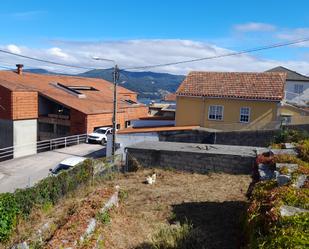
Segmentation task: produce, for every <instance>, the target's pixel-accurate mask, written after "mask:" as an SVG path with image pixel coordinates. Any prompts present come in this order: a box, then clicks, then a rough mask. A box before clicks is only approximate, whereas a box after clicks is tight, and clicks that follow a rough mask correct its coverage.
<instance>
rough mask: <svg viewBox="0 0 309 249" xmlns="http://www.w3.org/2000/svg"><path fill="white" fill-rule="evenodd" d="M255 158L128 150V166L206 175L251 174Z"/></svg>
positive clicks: (139, 149)
mask: <svg viewBox="0 0 309 249" xmlns="http://www.w3.org/2000/svg"><path fill="white" fill-rule="evenodd" d="M254 161H255V156H241V155H231V154H216V153H196V152H190V151H188V152H183V151H174V150H173V151H165V150H164V151H163V150H151V149H146V148H145V149H141V148H127V166H128V169H129V170H130V169H131V168H132V167H134V163H138V164H139V165H141V166H142V167H145V168H153V167H161V168H173V169H177V170H183V171H189V172H196V173H201V174H206V173H209V172H224V173H230V174H251V173H252V168H253V165H254Z"/></svg>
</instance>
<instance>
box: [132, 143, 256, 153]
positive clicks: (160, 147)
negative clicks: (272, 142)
mask: <svg viewBox="0 0 309 249" xmlns="http://www.w3.org/2000/svg"><path fill="white" fill-rule="evenodd" d="M126 149H129V150H130V149H138V150H153V151H165V152H190V153H200V154H201V153H202V154H204V153H205V154H222V155H236V156H246V157H256V150H257V149H261V148H257V147H251V146H233V145H218V144H198V143H178V142H149V141H146V142H140V143H136V144H133V145H130V146H128V147H126Z"/></svg>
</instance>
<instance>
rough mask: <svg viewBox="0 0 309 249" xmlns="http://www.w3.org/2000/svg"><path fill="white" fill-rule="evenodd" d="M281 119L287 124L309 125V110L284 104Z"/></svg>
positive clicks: (281, 108)
mask: <svg viewBox="0 0 309 249" xmlns="http://www.w3.org/2000/svg"><path fill="white" fill-rule="evenodd" d="M280 117H281V120H283V121H284V123H286V124H294V125H297V124H309V109H308V108H306V107H299V106H295V105H291V104H289V103H282V105H281V107H280Z"/></svg>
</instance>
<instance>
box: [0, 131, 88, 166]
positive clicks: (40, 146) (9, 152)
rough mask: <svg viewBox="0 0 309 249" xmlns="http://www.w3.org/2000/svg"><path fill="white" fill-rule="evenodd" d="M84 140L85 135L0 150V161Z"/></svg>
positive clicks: (85, 138) (64, 146)
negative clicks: (22, 152)
mask: <svg viewBox="0 0 309 249" xmlns="http://www.w3.org/2000/svg"><path fill="white" fill-rule="evenodd" d="M86 140H87V134H80V135H73V136H68V137H60V138H54V139H50V140H43V141H37V142H36V143H29V144H22V145H16V146H10V147H6V148H2V149H0V161H4V160H8V159H12V158H14V154H15V153H18V152H20V151H29V154H36V153H41V152H46V151H51V150H55V149H60V148H66V147H68V146H72V145H77V144H80V143H85V142H86ZM30 152H32V153H30ZM33 152H34V153H33Z"/></svg>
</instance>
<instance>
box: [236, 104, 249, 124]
mask: <svg viewBox="0 0 309 249" xmlns="http://www.w3.org/2000/svg"><path fill="white" fill-rule="evenodd" d="M245 108H246V109H248V114H243V113H242V112H241V111H242V109H245ZM246 115H248V121H243V120H241V116H246ZM250 117H251V108H250V107H247V106H243V107H240V110H239V122H240V123H250Z"/></svg>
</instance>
